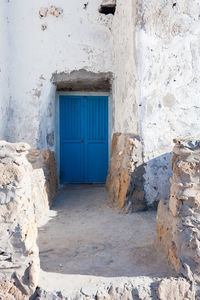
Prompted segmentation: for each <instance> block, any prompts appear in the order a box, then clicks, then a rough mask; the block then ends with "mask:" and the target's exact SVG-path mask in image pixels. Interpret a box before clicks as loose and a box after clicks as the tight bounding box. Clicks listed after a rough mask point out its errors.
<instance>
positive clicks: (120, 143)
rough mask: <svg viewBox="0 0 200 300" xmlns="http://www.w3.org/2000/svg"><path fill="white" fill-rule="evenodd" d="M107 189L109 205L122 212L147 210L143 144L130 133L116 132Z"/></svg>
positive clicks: (113, 139)
mask: <svg viewBox="0 0 200 300" xmlns="http://www.w3.org/2000/svg"><path fill="white" fill-rule="evenodd" d="M110 155H111V157H110V168H109V171H108V176H107V182H106V187H107V189H108V192H109V196H110V199H111V201H112V203H113V204H114V205H115V206H117V207H119V208H120V210H121V211H125V212H127V211H130V212H132V211H140V210H145V209H146V201H145V195H144V178H143V174H144V166H143V159H142V143H141V142H140V140H139V138H138V137H136V136H134V135H132V134H121V133H115V134H113V138H112V146H111V154H110Z"/></svg>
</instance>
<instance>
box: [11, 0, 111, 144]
mask: <svg viewBox="0 0 200 300" xmlns="http://www.w3.org/2000/svg"><path fill="white" fill-rule="evenodd" d="M88 2H89V3H88V5H87V8H86V9H84V8H83V7H84V3H85V2H84V1H82V0H81V1H80V0H73V1H66V0H59V1H55V0H53V1H48V0H45V1H42V2H41V1H39V0H35V1H32V2H31V3H30V1H26V0H15V1H10V2H9V3H7V9H8V10H9V31H10V32H12V35H11V36H10V38H9V47H10V49H11V51H10V52H11V53H10V57H9V68H10V70H11V71H10V74H9V80H10V93H11V104H10V106H11V109H12V114H11V115H10V119H9V128H8V130H7V139H8V140H9V141H12V142H15V141H26V142H28V143H30V144H31V146H32V147H37V148H44V147H50V148H51V149H54V147H55V143H54V146H52V145H48V144H47V137H48V136H49V134H51V133H52V132H54V130H55V99H56V97H55V88H54V86H52V85H51V83H50V78H51V76H52V74H53V73H55V72H63V71H64V72H70V71H73V70H78V69H82V68H84V69H87V70H89V71H93V72H107V71H111V69H112V52H111V46H112V40H111V32H110V30H109V27H108V26H107V25H105V22H99V21H98V19H99V12H98V7H99V5H100V2H101V1H100V0H92V1H88ZM41 7H43V8H46V7H47V8H48V11H46V10H45V9H43V10H42V11H43V13H44V17H42V18H41V17H40V15H39V11H40V9H41ZM52 7H53V8H56V9H57V8H59V12H61V13H59V16H57V15H56V16H55V13H54V12H55V11H57V10H56V9H53V8H52ZM40 13H41V11H40ZM109 18H110V17H108V19H109ZM44 22H45V25H46V28H45V30H42V29H41V26H42V24H44ZM41 76H43V77H44V78H45V79H41ZM49 110H52V111H51V113H49ZM51 144H52V143H51Z"/></svg>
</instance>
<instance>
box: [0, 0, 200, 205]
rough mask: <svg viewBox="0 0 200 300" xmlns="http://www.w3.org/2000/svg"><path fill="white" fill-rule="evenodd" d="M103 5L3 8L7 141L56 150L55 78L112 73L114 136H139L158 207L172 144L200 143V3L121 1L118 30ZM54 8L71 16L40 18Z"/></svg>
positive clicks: (2, 101) (0, 102)
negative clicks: (189, 139) (181, 139)
mask: <svg viewBox="0 0 200 300" xmlns="http://www.w3.org/2000/svg"><path fill="white" fill-rule="evenodd" d="M87 2H88V5H86V6H87V7H86V9H85V8H84V4H87ZM100 3H101V0H92V1H91V0H88V1H84V0H73V1H70V0H58V1H56V0H52V1H48V0H42V1H41V0H34V1H27V0H15V1H9V2H7V1H5V0H3V5H1V7H0V17H1V18H0V25H1V26H0V43H1V45H3V47H0V69H1V72H0V85H1V89H0V118H1V126H0V138H3V137H4V133H5V132H6V138H7V139H8V141H26V142H28V143H30V144H31V146H32V147H34V148H36V147H37V148H46V147H50V148H52V149H54V148H55V93H56V91H55V87H54V86H53V85H52V84H51V82H50V78H51V76H52V74H53V73H54V72H63V71H66V72H70V71H72V70H78V69H82V68H84V69H86V70H89V71H94V72H107V71H113V72H114V78H115V80H114V83H113V130H114V131H115V132H121V133H133V134H138V135H140V137H141V139H142V141H143V156H144V162H145V163H146V174H145V192H146V197H147V200H148V203H149V204H151V203H153V202H154V201H155V200H159V199H160V198H161V197H168V193H169V177H170V174H171V170H170V155H171V154H170V152H171V149H172V139H173V138H174V137H177V136H187V135H196V136H199V135H200V77H199V71H200V57H199V56H200V46H199V45H200V20H199V15H200V0H194V1H192V2H191V1H186V0H177V1H171V0H169V1H167V0H158V1H157V0H151V1H149V0H139V1H138V2H137V6H136V3H135V1H132V0H117V10H116V14H115V16H114V19H113V24H112V25H111V23H112V18H113V17H112V16H104V15H100V14H99V13H98V7H99V5H100ZM175 3H176V5H173V4H175ZM51 5H55V6H56V7H60V8H62V9H63V14H61V15H60V16H59V17H58V18H57V17H55V16H53V15H50V14H47V17H45V18H40V17H39V10H40V8H41V7H47V8H49V7H50V6H51ZM42 25H43V26H46V30H44V31H43V30H42V29H41V26H42ZM111 28H112V33H111ZM1 33H3V34H1ZM7 37H8V38H7ZM112 39H113V47H112ZM8 46H9V47H8ZM8 48H9V50H8ZM8 62H9V63H8ZM8 70H9V80H8V75H7V74H8ZM8 83H9V90H10V92H9V91H8ZM8 105H9V114H8ZM7 114H8V118H7Z"/></svg>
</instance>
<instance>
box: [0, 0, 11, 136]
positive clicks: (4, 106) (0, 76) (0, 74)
mask: <svg viewBox="0 0 200 300" xmlns="http://www.w3.org/2000/svg"><path fill="white" fill-rule="evenodd" d="M7 14H8V9H7V5H6V2H5V1H3V2H2V3H1V7H0V44H1V47H0V87H1V88H0V140H1V139H4V137H5V131H6V125H7V116H8V104H9V92H8V73H9V71H8V55H9V47H8V27H7Z"/></svg>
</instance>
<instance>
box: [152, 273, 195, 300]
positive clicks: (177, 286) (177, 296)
mask: <svg viewBox="0 0 200 300" xmlns="http://www.w3.org/2000/svg"><path fill="white" fill-rule="evenodd" d="M158 297H159V299H160V300H186V299H188V300H189V299H190V300H193V299H195V295H194V293H193V292H192V290H191V285H190V283H189V282H188V281H187V280H186V279H184V278H177V279H175V278H169V279H163V280H162V281H161V282H160V284H159V288H158Z"/></svg>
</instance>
